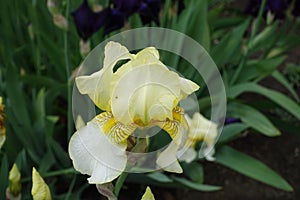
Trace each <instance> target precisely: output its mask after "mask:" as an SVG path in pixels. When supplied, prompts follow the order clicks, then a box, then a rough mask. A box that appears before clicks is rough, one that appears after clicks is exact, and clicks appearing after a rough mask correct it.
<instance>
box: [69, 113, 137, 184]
mask: <svg viewBox="0 0 300 200" xmlns="http://www.w3.org/2000/svg"><path fill="white" fill-rule="evenodd" d="M112 119H113V118H112V117H111V116H110V115H109V114H106V113H104V114H100V115H98V116H97V117H95V118H94V119H93V120H92V121H91V122H88V124H87V126H85V127H83V128H81V129H80V130H78V131H77V132H76V133H75V134H74V135H73V136H72V138H71V140H70V143H69V153H70V157H71V159H72V160H73V165H74V168H75V169H76V170H77V171H79V172H81V173H83V174H88V175H90V176H91V177H90V178H89V179H88V181H89V183H91V184H93V183H96V184H103V183H107V182H110V181H112V180H114V179H115V178H117V177H118V176H119V175H120V174H121V173H122V171H124V169H125V167H126V162H127V156H126V147H127V145H126V143H124V142H122V141H123V140H124V139H123V140H120V141H115V142H113V141H114V140H113V139H112V138H114V137H116V138H122V137H121V136H119V135H118V134H124V133H123V132H122V131H124V129H125V128H124V129H118V128H117V127H116V126H120V125H116V124H114V123H113V122H112V121H111V120H112ZM121 128H122V127H121ZM110 130H114V133H115V135H114V136H110V134H111V133H112V131H110ZM125 130H130V131H133V130H134V129H133V130H132V129H130V128H128V129H125ZM121 132H122V133H121ZM127 134H129V133H127V132H126V134H125V135H127ZM116 135H118V136H116Z"/></svg>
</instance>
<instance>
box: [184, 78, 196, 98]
mask: <svg viewBox="0 0 300 200" xmlns="http://www.w3.org/2000/svg"><path fill="white" fill-rule="evenodd" d="M179 82H180V89H181V96H182V97H181V99H184V98H186V97H187V96H188V95H190V94H191V93H193V92H194V91H197V90H199V88H200V87H199V86H198V85H197V84H196V83H194V82H193V81H190V80H188V79H185V78H182V77H180V78H179Z"/></svg>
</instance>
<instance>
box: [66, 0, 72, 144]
mask: <svg viewBox="0 0 300 200" xmlns="http://www.w3.org/2000/svg"><path fill="white" fill-rule="evenodd" d="M69 12H70V0H66V12H65V17H66V19H68V18H69ZM64 56H65V67H66V79H67V87H68V89H67V91H68V94H67V95H68V116H67V120H68V141H69V139H70V138H71V136H72V134H73V117H72V103H71V102H72V99H71V98H72V93H71V89H72V88H71V86H72V84H71V81H70V79H69V77H70V62H69V43H68V31H64Z"/></svg>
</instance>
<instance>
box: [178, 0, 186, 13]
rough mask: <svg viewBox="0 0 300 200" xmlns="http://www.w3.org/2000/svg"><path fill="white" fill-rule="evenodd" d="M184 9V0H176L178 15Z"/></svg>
mask: <svg viewBox="0 0 300 200" xmlns="http://www.w3.org/2000/svg"><path fill="white" fill-rule="evenodd" d="M184 9H185V3H184V0H178V6H177V14H178V15H179V14H180V13H181V12H182V11H183V10H184Z"/></svg>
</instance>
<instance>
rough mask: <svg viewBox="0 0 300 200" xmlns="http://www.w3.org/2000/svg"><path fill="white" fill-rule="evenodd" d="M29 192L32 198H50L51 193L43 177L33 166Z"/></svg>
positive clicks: (49, 199) (45, 199)
mask: <svg viewBox="0 0 300 200" xmlns="http://www.w3.org/2000/svg"><path fill="white" fill-rule="evenodd" d="M31 194H32V197H33V200H40V199H43V200H51V199H52V198H51V193H50V190H49V187H48V185H47V184H46V183H45V181H44V179H43V178H42V177H41V176H40V174H39V173H38V172H37V171H36V169H35V168H33V169H32V189H31Z"/></svg>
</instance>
